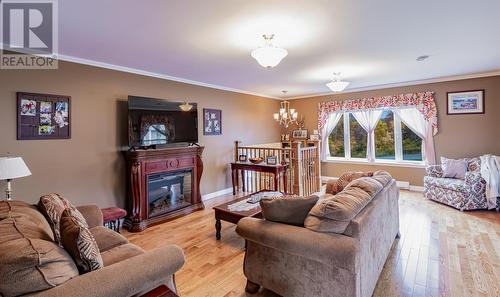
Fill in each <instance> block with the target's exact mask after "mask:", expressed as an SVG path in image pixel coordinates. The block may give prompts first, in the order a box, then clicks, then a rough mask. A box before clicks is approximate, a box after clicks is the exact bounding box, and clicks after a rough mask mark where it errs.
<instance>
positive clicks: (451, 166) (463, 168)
mask: <svg viewBox="0 0 500 297" xmlns="http://www.w3.org/2000/svg"><path fill="white" fill-rule="evenodd" d="M441 164H442V165H441V167H442V168H443V177H447V178H458V179H462V180H463V179H465V173H466V172H467V166H468V165H469V164H468V162H467V160H464V159H458V160H454V159H448V158H445V157H441Z"/></svg>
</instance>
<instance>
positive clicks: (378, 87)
mask: <svg viewBox="0 0 500 297" xmlns="http://www.w3.org/2000/svg"><path fill="white" fill-rule="evenodd" d="M498 75H500V69H498V70H494V71H488V72H479V73H471V74H464V75H454V76H443V77H437V78H429V79H422V80H412V81H404V82H397V83H389V84H380V85H373V86H367V87H359V88H353V89H349V90H347V91H343V92H325V93H318V94H310V95H301V96H294V97H288V98H287V100H296V99H305V98H314V97H320V96H328V95H337V94H349V93H357V92H363V91H370V90H381V89H388V88H397V87H407V86H414V85H424V84H432V83H439V82H447V81H455V80H462V79H471V78H481V77H490V76H498Z"/></svg>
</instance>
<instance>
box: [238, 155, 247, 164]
mask: <svg viewBox="0 0 500 297" xmlns="http://www.w3.org/2000/svg"><path fill="white" fill-rule="evenodd" d="M247 160H248V158H247V155H239V156H238V161H240V162H246V161H247Z"/></svg>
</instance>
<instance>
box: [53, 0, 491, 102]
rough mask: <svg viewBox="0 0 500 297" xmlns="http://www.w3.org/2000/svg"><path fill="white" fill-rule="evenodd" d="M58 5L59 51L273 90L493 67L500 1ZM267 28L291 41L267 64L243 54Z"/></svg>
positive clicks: (91, 0)
mask: <svg viewBox="0 0 500 297" xmlns="http://www.w3.org/2000/svg"><path fill="white" fill-rule="evenodd" d="M59 16H60V18H59V53H60V54H61V55H62V57H63V59H67V60H78V61H84V62H87V63H94V62H98V63H106V64H111V65H116V66H120V67H127V68H132V69H136V70H139V71H143V72H148V73H151V74H156V75H158V76H165V77H167V76H169V77H175V78H179V79H181V80H189V81H195V82H200V83H203V84H208V85H215V86H218V87H221V88H226V89H236V90H241V91H246V92H250V93H257V94H263V95H266V96H272V97H273V96H274V97H277V96H279V94H280V92H281V90H283V89H287V90H289V95H290V96H291V97H294V96H302V95H311V94H320V93H325V92H328V91H329V90H328V88H327V87H326V86H325V83H327V82H328V81H329V80H330V79H331V77H332V74H333V72H336V71H340V72H342V76H343V78H344V79H345V80H347V81H350V82H351V85H350V86H349V88H348V89H347V90H349V89H350V90H353V89H359V88H367V87H373V86H380V85H384V84H394V83H401V82H408V81H417V80H426V79H431V78H439V77H447V76H455V75H465V74H471V73H481V72H490V71H497V70H499V69H500V1H499V0H477V1H470V0H447V1H446V0H441V1H436V0H420V1H410V0H378V1H370V0H365V1H355V0H351V1H341V0H336V1H326V0H316V1H313V0H309V1H307V0H296V1H285V0H281V1H280V0H276V1H271V0H267V1H264V0H252V1H248V0H226V1H222V0H210V1H207V0H198V1H195V0H176V1H165V0H163V1H162V0H149V1H137V0H86V1H75V0H74V1H66V0H65V1H59ZM264 33H274V34H275V35H276V37H275V44H276V45H278V46H281V47H284V48H286V49H287V50H288V56H287V57H286V58H285V59H283V61H282V62H281V63H280V64H279V65H278V66H277V67H275V68H272V69H265V68H262V67H261V66H259V65H258V64H257V62H256V61H255V60H254V59H253V58H251V57H250V52H251V51H252V49H254V48H256V47H258V46H260V45H261V44H262V42H261V35H262V34H264ZM420 55H430V58H429V59H428V60H426V61H423V62H417V61H416V60H415V59H416V57H417V56H420ZM85 60H89V61H85ZM90 61H94V62H90ZM98 63H97V64H98ZM94 64H96V63H94Z"/></svg>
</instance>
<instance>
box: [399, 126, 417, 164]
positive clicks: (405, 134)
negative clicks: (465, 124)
mask: <svg viewBox="0 0 500 297" xmlns="http://www.w3.org/2000/svg"><path fill="white" fill-rule="evenodd" d="M401 137H402V139H403V160H407V161H422V139H421V138H420V137H418V135H417V134H415V133H414V132H413V131H412V130H411V129H410V128H408V127H407V126H406V125H405V124H404V123H403V122H401Z"/></svg>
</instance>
